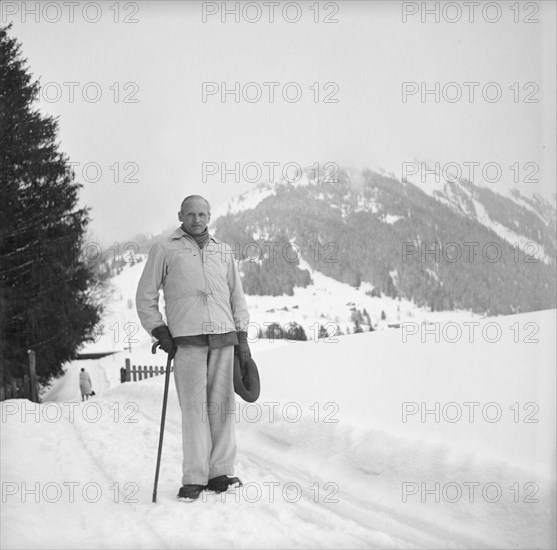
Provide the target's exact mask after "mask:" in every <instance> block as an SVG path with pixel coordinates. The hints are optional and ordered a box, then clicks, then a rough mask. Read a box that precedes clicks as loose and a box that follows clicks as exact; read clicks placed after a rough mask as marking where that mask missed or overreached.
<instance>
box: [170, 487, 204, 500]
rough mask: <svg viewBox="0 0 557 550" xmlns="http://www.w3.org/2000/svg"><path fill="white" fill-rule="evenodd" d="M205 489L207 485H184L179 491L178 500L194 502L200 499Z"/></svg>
mask: <svg viewBox="0 0 557 550" xmlns="http://www.w3.org/2000/svg"><path fill="white" fill-rule="evenodd" d="M205 487H206V485H182V487H180V490H179V491H178V496H177V498H178V500H182V501H184V502H192V501H193V500H197V499H198V498H199V495H200V494H201V491H203V489H205Z"/></svg>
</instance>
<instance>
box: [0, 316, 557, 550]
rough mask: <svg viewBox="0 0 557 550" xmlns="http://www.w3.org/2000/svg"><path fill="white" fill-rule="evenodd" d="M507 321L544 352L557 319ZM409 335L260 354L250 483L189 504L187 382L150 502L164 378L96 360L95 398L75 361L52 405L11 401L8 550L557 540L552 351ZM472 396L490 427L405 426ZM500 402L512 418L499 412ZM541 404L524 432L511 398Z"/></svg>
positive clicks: (242, 442) (5, 475)
mask: <svg viewBox="0 0 557 550" xmlns="http://www.w3.org/2000/svg"><path fill="white" fill-rule="evenodd" d="M486 322H488V321H486ZM497 322H499V323H501V324H502V326H507V325H508V326H511V325H512V323H516V322H519V323H521V324H524V323H526V322H535V323H537V324H538V326H539V327H540V331H539V334H538V337H539V339H540V341H542V342H543V341H544V339H548V338H553V334H554V330H555V312H539V313H535V314H526V315H521V316H513V317H508V318H497ZM400 338H401V331H396V330H392V331H384V332H381V333H366V334H359V335H352V336H349V337H344V338H340V339H339V341H338V342H337V343H335V344H334V345H328V346H327V345H325V344H322V343H314V342H297V343H295V344H289V345H284V342H282V343H281V344H280V345H278V346H276V347H275V348H273V347H272V346H269V345H268V343H267V345H266V346H261V347H260V348H259V349H258V346H257V345H256V346H254V347H253V351H254V355H255V357H256V360H257V362H258V365H259V367H260V372H261V377H262V383H263V390H262V394H261V398H260V400H259V401H258V403H256V404H251V405H248V404H246V403H243V402H240V401H239V402H238V406H237V410H236V412H235V420H236V422H237V439H238V459H237V471H236V474H237V475H239V476H240V477H241V478H242V480H243V481H244V483H245V485H244V487H242V488H241V489H239V490H238V492H237V494H236V495H230V494H228V495H221V496H215V495H213V496H204V497H202V498H201V499H200V500H199V501H198V502H195V503H191V504H185V503H180V502H178V501H176V499H175V495H176V493H177V490H178V488H179V484H180V463H181V431H180V424H179V422H180V421H179V418H180V416H179V407H178V402H177V398H176V393H175V390H174V383H173V381H172V382H171V387H170V396H169V404H168V413H167V424H166V431H165V444H164V451H163V460H162V468H161V475H160V480H159V491H158V503H157V504H152V503H151V496H152V484H153V477H154V468H155V460H156V447H157V441H158V432H159V422H160V410H161V402H162V393H163V391H162V390H163V383H164V380H163V377H159V378H153V379H149V380H146V381H142V382H136V383H126V384H119V382H118V377H117V375H118V372H119V367H120V364H119V362H118V360H114V359H113V358H107V359H108V360H107V361H105V360H100V361H97V362H96V363H95V364H93V363H91V362H89V364H88V367H87V369H88V370H89V371H90V372H91V374H92V378H93V386H94V388H95V389H96V391H97V394H98V395H97V396H96V397H95V398H93V399H92V400H91V401H90V402H88V403H81V402H80V401H77V399H79V397H78V388H77V383H76V376H77V372H78V370H79V369H80V368H81V365H82V364H83V362H75V363H73V364H71V365H70V366H69V369H68V373H67V375H66V376H65V377H63V378H61V379H60V380H59V381H58V383H57V384H56V385H55V386H54V387H53V388H52V389H51V392H50V399H51V401H49V402H44V403H42V404H41V405H35V404H32V403H29V402H27V401H25V400H8V401H5V402H3V403H2V425H1V426H2V434H1V435H2V447H1V448H2V535H1V537H2V539H1V542H2V548H230V547H238V548H261V547H264V548H278V547H281V548H294V547H300V548H533V547H535V548H552V547H554V544H555V475H554V474H553V475H551V466H552V465H554V463H555V405H554V403H555V369H554V364H551V361H552V360H553V358H552V357H551V354H549V355H547V354H545V353H542V352H541V351H540V347H539V346H538V347H532V346H528V344H524V343H514V344H513V343H512V342H511V344H507V345H504V346H503V345H498V347H494V348H492V349H493V352H490V351H489V350H490V348H489V345H493V344H489V345H488V344H487V343H483V344H482V343H481V342H475V343H467V342H460V343H457V344H452V345H447V344H445V345H443V344H442V343H435V342H433V341H431V342H429V343H426V344H423V343H421V341H420V340H419V339H418V340H414V341H408V342H406V343H405V344H403V343H401V341H400ZM144 352H148V350H146V351H145V350H144ZM161 357H162V356H161ZM120 362H121V361H120ZM159 362H160V358H159ZM472 401H476V402H479V403H480V404H481V405H480V407H479V408H477V409H476V412H477V416H476V418H475V422H467V421H464V419H462V420H461V421H458V422H454V421H449V417H448V416H446V415H445V412H446V413H447V415H449V409H446V410H445V412H443V414H442V415H441V418H440V422H435V418H433V417H434V416H435V415H430V416H427V415H426V417H425V421H420V420H419V419H420V415H415V414H408V415H407V418H406V421H404V422H403V421H402V415H401V411H402V408H401V407H402V403H403V402H406V403H418V404H420V403H422V402H424V403H426V404H428V406H430V407H431V404H432V403H435V402H445V403H448V402H452V403H456V404H463V403H465V402H472ZM487 402H491V403H498V404H500V406H501V410H502V411H503V417H502V418H501V420H500V421H498V422H495V423H493V422H486V421H485V420H484V418H483V417H482V414H481V412H480V411H481V410H482V405H484V404H485V403H487ZM532 402H535V403H536V404H537V410H536V412H535V415H534V416H535V419H536V420H538V422H536V423H524V422H516V421H515V420H516V418H514V417H513V415H514V414H515V409H516V407H515V409H512V407H514V403H519V404H520V407H522V405H523V404H525V403H532ZM510 407H511V408H510ZM453 408H454V405H453ZM408 410H412V409H411V408H410V409H408ZM441 410H442V411H444V409H441ZM25 412H26V413H27V414H23V413H25ZM35 412H36V414H35ZM523 412H526V413H529V414H530V415H531V416H532V411H531V410H529V409H523ZM450 418H454V410H452V409H451V412H450ZM519 420H522V419H519ZM498 492H499V493H498Z"/></svg>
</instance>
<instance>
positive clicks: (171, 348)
mask: <svg viewBox="0 0 557 550" xmlns="http://www.w3.org/2000/svg"><path fill="white" fill-rule="evenodd" d="M151 334H152V335H153V336H154V337H155V338H156V339H157V340H158V341H159V344H160V345H161V348H162V349H163V350H164V351H166V353H168V355H170V358H171V359H172V358H173V357H174V355H175V354H176V344H175V343H174V340H173V339H172V335H171V334H170V330H168V327H167V326H166V325H161V326H160V327H157V328H154V329H153V330H152V332H151Z"/></svg>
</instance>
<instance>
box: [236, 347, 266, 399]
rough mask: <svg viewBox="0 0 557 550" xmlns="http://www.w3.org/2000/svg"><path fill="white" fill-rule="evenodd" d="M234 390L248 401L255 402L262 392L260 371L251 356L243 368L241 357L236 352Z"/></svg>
mask: <svg viewBox="0 0 557 550" xmlns="http://www.w3.org/2000/svg"><path fill="white" fill-rule="evenodd" d="M234 391H235V392H236V393H237V394H238V395H239V396H240V397H241V398H242V399H243V400H244V401H247V402H248V403H253V402H254V401H257V399H258V398H259V393H260V392H261V384H260V382H259V372H258V370H257V365H256V364H255V361H254V360H253V359H252V358H251V357H250V359H249V360H248V361H247V363H246V364H245V365H244V368H243V369H242V367H241V366H240V358H239V357H238V355H236V354H234Z"/></svg>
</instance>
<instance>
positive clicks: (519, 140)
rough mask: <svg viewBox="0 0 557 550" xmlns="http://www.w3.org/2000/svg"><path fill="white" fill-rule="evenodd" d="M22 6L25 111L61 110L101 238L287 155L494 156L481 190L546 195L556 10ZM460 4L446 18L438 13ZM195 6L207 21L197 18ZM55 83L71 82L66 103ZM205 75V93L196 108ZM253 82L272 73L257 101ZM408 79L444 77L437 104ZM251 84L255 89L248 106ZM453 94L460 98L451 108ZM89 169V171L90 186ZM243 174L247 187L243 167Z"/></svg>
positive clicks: (295, 158)
mask: <svg viewBox="0 0 557 550" xmlns="http://www.w3.org/2000/svg"><path fill="white" fill-rule="evenodd" d="M36 4H37V3H36V2H6V1H3V2H2V7H1V10H2V14H1V15H2V23H3V24H5V23H7V22H9V21H13V28H12V31H11V34H12V35H13V36H16V37H17V38H18V39H19V40H20V41H21V43H22V46H23V53H24V55H25V56H26V57H27V59H28V61H29V66H30V68H31V71H32V73H33V74H34V75H35V76H36V77H40V79H41V83H42V84H43V86H45V85H46V86H45V87H44V88H43V94H42V100H41V108H42V109H43V110H44V111H46V112H49V113H51V114H53V115H56V116H59V117H60V140H61V148H62V149H63V150H64V151H65V152H67V153H68V154H69V156H70V158H71V160H72V161H73V162H77V163H80V164H79V166H78V167H77V169H76V171H77V175H78V180H79V181H81V182H83V184H84V187H83V190H82V193H81V200H82V203H83V204H86V205H88V206H90V207H91V208H92V211H91V217H92V219H93V221H92V224H91V230H92V232H93V235H94V236H95V238H97V239H99V240H101V241H102V242H104V243H107V242H113V241H120V242H123V241H125V240H126V239H129V238H130V237H132V236H133V235H134V234H136V233H138V232H144V233H151V232H158V231H160V230H162V229H165V228H167V227H168V226H169V225H171V224H172V223H174V221H177V218H176V212H177V210H178V207H179V203H180V201H181V199H182V198H183V197H184V196H186V195H188V194H192V193H199V194H203V195H204V196H206V197H207V198H208V199H209V200H210V201H211V203H212V204H213V206H215V207H216V206H218V205H219V204H220V203H222V202H224V201H226V200H228V199H229V198H230V197H232V196H234V195H237V194H239V193H241V192H243V191H245V190H247V189H249V188H251V187H253V185H254V183H250V182H248V181H245V179H244V178H242V174H240V182H239V183H237V182H236V181H234V180H235V177H234V175H233V174H228V175H225V181H224V182H222V181H221V174H220V173H217V174H215V175H208V176H207V177H206V181H205V182H203V178H202V170H203V163H204V162H212V163H216V165H211V166H217V167H218V166H219V165H220V164H221V163H226V164H227V166H228V167H229V168H232V167H233V165H234V163H236V162H239V163H240V164H241V168H243V167H244V166H245V165H246V163H249V162H257V163H260V164H261V165H262V163H269V162H278V163H280V165H279V166H278V168H277V170H278V172H277V177H278V174H279V173H280V171H281V170H282V168H283V167H284V165H286V164H287V163H289V162H291V163H298V164H300V165H301V166H311V165H314V163H316V162H317V163H319V164H320V165H324V164H325V163H327V162H331V163H336V164H338V165H339V166H350V167H356V168H357V167H362V166H369V167H375V166H378V167H384V168H386V169H388V170H392V171H393V172H395V174H396V175H397V176H399V177H400V176H401V174H402V162H404V161H408V162H412V161H415V160H419V161H429V162H432V163H434V162H436V161H438V162H440V163H441V165H444V164H445V163H447V162H455V163H458V164H459V165H460V166H462V167H463V168H465V167H466V165H464V164H463V163H465V162H477V163H480V168H479V170H480V172H481V170H482V167H484V166H485V165H486V163H489V162H492V163H498V164H499V165H500V166H501V177H500V179H499V181H498V182H497V183H493V187H494V188H500V187H501V186H506V187H510V186H513V185H516V186H517V187H518V188H519V189H521V190H523V191H525V192H526V193H531V192H533V191H536V192H540V193H543V194H545V195H546V196H551V195H552V193H554V192H555V181H556V173H555V143H556V135H555V66H556V59H555V19H556V13H555V11H556V10H555V3H554V2H537V3H536V2H529V3H528V2H520V3H519V4H518V9H516V6H517V4H516V3H512V2H499V3H496V2H492V3H491V4H492V7H491V8H490V10H488V11H485V10H484V11H482V9H481V8H479V9H478V8H475V13H474V21H473V22H469V21H468V17H469V13H468V11H467V8H466V6H465V5H464V4H462V3H461V4H459V5H457V4H456V3H455V2H452V3H450V4H451V5H452V7H451V8H450V9H449V8H447V9H445V10H442V9H440V17H439V18H440V20H439V22H438V23H437V22H435V15H434V14H432V15H427V14H426V15H427V16H426V21H425V22H422V15H423V14H422V13H421V11H420V7H421V4H422V3H421V2H418V3H414V2H410V3H408V2H406V3H403V2H394V1H393V2H376V1H369V2H364V1H361V2H337V3H336V4H335V3H334V2H329V3H327V2H321V3H320V4H319V10H317V3H315V2H300V3H299V4H296V3H294V2H292V3H290V4H291V5H290V7H287V11H286V12H285V13H286V16H283V10H284V9H285V6H286V3H284V2H281V3H279V4H278V5H277V6H276V7H274V11H275V13H274V19H275V20H274V22H272V23H271V22H269V17H270V16H269V11H270V9H271V8H270V7H269V6H263V8H261V14H260V15H261V19H260V20H259V21H258V22H255V23H250V22H249V21H247V20H246V18H251V19H252V20H254V19H256V18H257V17H258V15H259V14H258V12H257V8H256V7H255V5H254V3H250V5H248V6H245V5H244V4H245V3H242V4H239V5H240V9H242V8H243V9H244V11H243V12H240V22H239V23H237V22H236V21H235V20H234V14H229V15H228V16H227V18H226V20H225V22H224V23H223V22H222V20H221V10H222V7H223V3H222V2H218V3H205V4H202V3H200V2H188V3H185V2H178V1H175V2H156V3H155V2H137V3H134V2H123V3H120V4H116V3H115V2H98V3H94V2H92V3H88V4H87V5H89V8H88V9H87V11H86V12H84V10H83V8H82V5H80V6H77V7H76V8H75V12H74V13H73V22H71V21H70V19H71V18H72V14H71V9H72V8H71V6H70V5H68V3H65V2H62V3H59V4H57V3H54V2H50V3H47V5H48V7H47V8H45V7H44V6H45V3H42V4H41V6H42V10H41V11H39V12H38V13H36V14H35V13H33V10H34V9H35V6H36ZM235 4H236V3H235V2H227V3H226V4H225V5H224V7H227V8H228V9H229V10H230V9H233V8H234V6H235ZM427 4H428V5H429V6H430V7H435V5H436V4H437V5H440V6H442V5H443V4H439V3H436V2H428V3H427ZM262 5H263V4H260V6H262ZM513 6H514V11H513ZM459 7H460V8H461V9H462V10H463V11H462V15H461V16H460V20H458V21H455V22H453V23H451V22H450V21H449V19H455V20H456V19H458V17H459V12H458V9H459ZM116 8H118V10H117V9H116ZM45 10H46V11H45ZM203 10H205V12H207V11H211V10H218V13H216V14H215V15H210V14H206V17H205V19H206V21H205V22H204V21H203ZM416 10H418V13H416V14H413V13H412V12H413V11H416ZM404 12H406V13H407V18H406V22H403V13H404ZM244 16H245V17H244ZM117 17H118V19H119V21H118V22H116V21H115V19H116V18H117ZM285 17H287V18H289V19H290V21H293V20H295V19H296V18H298V17H300V19H299V21H297V22H289V21H287V20H286V19H285ZM498 17H500V19H499V20H498V21H495V19H497V18H498ZM125 18H127V19H129V20H135V21H137V22H135V23H132V22H129V23H125V22H124V21H123V20H124V19H125ZM315 18H318V22H315ZM324 18H328V19H330V20H332V21H334V20H338V22H330V23H325V22H323V19H324ZM95 19H99V20H98V21H97V22H94V20H95ZM536 19H537V20H538V22H527V21H530V20H536ZM490 21H491V22H490ZM70 82H76V83H79V84H78V85H76V86H75V87H74V88H73V91H74V94H75V97H74V101H73V102H71V101H70V85H68V84H64V83H70ZM204 82H205V83H207V82H208V83H211V82H213V83H216V84H215V86H216V88H217V93H214V94H212V95H208V96H207V97H206V100H205V102H204V101H203V100H202V88H203V83H204ZM223 82H224V83H226V85H227V86H228V87H229V88H233V87H234V83H235V82H239V83H240V85H241V86H243V85H244V84H246V83H249V82H252V83H255V84H252V85H251V86H249V87H247V88H244V94H241V95H240V101H239V103H236V102H235V101H234V96H233V94H229V95H227V96H226V97H225V99H226V101H225V102H223V101H222V98H221V95H220V87H221V85H222V83H223ZM266 82H267V83H269V82H277V83H279V84H278V85H277V86H276V87H275V88H274V93H275V101H274V102H273V103H271V102H270V101H269V90H270V89H271V86H270V85H264V84H263V83H266ZM422 82H424V83H426V86H427V87H428V88H431V89H434V87H435V83H436V82H438V83H439V88H440V90H441V92H442V91H443V87H444V86H445V85H446V84H447V83H450V82H453V83H456V84H457V85H458V86H457V85H450V86H445V88H444V90H445V92H446V93H445V95H444V94H443V93H442V94H441V98H440V102H439V103H437V102H435V97H434V95H433V94H429V95H427V96H426V97H425V102H423V101H422V100H421V97H420V93H419V91H420V90H421V87H422V84H421V83H422ZM466 82H477V83H479V84H478V85H477V86H474V87H472V86H470V85H468V86H465V85H464V83H466ZM490 82H491V83H495V84H491V85H490V86H488V87H485V85H486V84H488V83H490ZM87 83H94V84H89V85H88V86H85V85H86V84H87ZM95 83H96V84H95ZM115 83H117V84H115ZM287 83H292V84H290V85H289V86H288V87H287V88H285V87H284V86H285V84H287ZM315 83H317V85H315ZM327 83H329V84H327ZM331 83H332V84H331ZM403 83H408V84H406V85H404V84H403ZM412 83H416V84H412ZM515 83H516V84H515ZM206 86H207V85H206ZM209 86H211V85H209ZM403 86H406V89H407V90H408V92H409V95H407V97H406V102H404V101H403V93H402V91H403ZM258 87H259V88H258ZM498 87H500V90H501V92H502V95H501V97H500V99H498V100H497V99H496V96H495V94H496V93H497V90H498ZM258 89H259V90H261V91H262V96H261V99H260V100H259V101H256V102H250V101H248V99H253V98H255V96H256V93H257V92H258ZM471 89H473V91H474V95H475V98H474V99H475V100H474V101H473V102H470V101H469V99H468V98H469V96H468V92H469V90H471ZM99 90H100V91H101V93H102V97H101V98H100V100H98V101H95V99H96V98H95V94H96V93H97V92H98V91H99ZM416 90H418V93H412V92H415V91H416ZM84 91H85V92H87V94H88V97H89V99H90V100H91V101H90V102H88V101H86V100H84V99H83V92H84ZM209 91H211V90H209ZM213 91H214V90H213ZM283 91H284V92H285V93H287V94H289V95H288V97H290V99H291V100H292V101H290V102H289V101H286V100H285V99H284V98H283ZM297 91H298V92H299V91H301V98H300V99H299V100H298V101H295V93H296V92H297ZM459 91H461V92H462V94H463V95H462V98H461V99H460V100H454V101H450V100H453V98H455V97H456V95H455V94H456V93H458V92H459ZM482 91H483V92H484V94H487V97H488V98H490V99H491V100H492V101H491V102H490V101H487V100H486V99H484V98H483V94H482ZM117 92H118V101H115V99H116V97H115V96H116V93H117ZM317 92H319V95H318V97H317V96H316V93H317ZM57 95H59V96H60V97H59V98H57ZM325 98H328V99H329V100H338V101H337V102H325V101H324V99H325ZM124 99H127V100H136V101H137V102H136V103H130V102H125V101H124ZM315 99H318V102H315V101H314V100H315ZM533 100H537V102H528V101H533ZM87 163H89V165H88V166H89V170H88V172H87V173H85V174H84V173H83V166H84V165H86V164H87ZM94 163H96V164H94ZM115 163H118V164H117V165H116V164H115ZM126 163H131V164H126ZM515 163H518V164H515ZM526 163H533V164H530V165H527V164H526ZM511 165H514V166H515V168H514V169H511V168H509V167H510V166H511ZM96 166H99V167H100V168H101V170H102V174H100V179H99V181H96V182H95V181H94V180H95V179H96V178H97V174H96V169H95V168H96ZM266 166H268V165H266ZM266 166H265V165H262V174H261V180H263V179H265V178H266V175H267V167H266ZM111 167H112V168H111ZM116 167H118V168H119V171H118V173H117V170H116ZM518 167H519V168H520V171H518ZM537 167H539V172H538V173H537V174H534V170H535V169H536V168H537ZM136 168H137V172H136ZM247 174H248V177H249V178H251V179H252V180H255V179H257V175H258V174H257V172H256V171H255V168H251V169H250V171H249V172H247ZM291 174H292V172H291ZM478 175H479V176H481V174H476V178H478ZM490 175H491V177H492V178H496V177H497V174H496V173H495V172H490ZM514 177H517V178H518V183H517V184H514V183H513V181H512V180H513V178H514ZM536 178H537V179H539V180H540V182H539V183H535V182H532V181H531V180H533V179H536ZM115 179H116V180H117V181H114V180H115ZM134 179H136V180H138V181H126V180H134ZM410 179H412V178H410ZM476 182H477V183H482V182H481V181H477V179H476ZM418 183H419V182H418ZM484 184H485V182H484Z"/></svg>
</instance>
